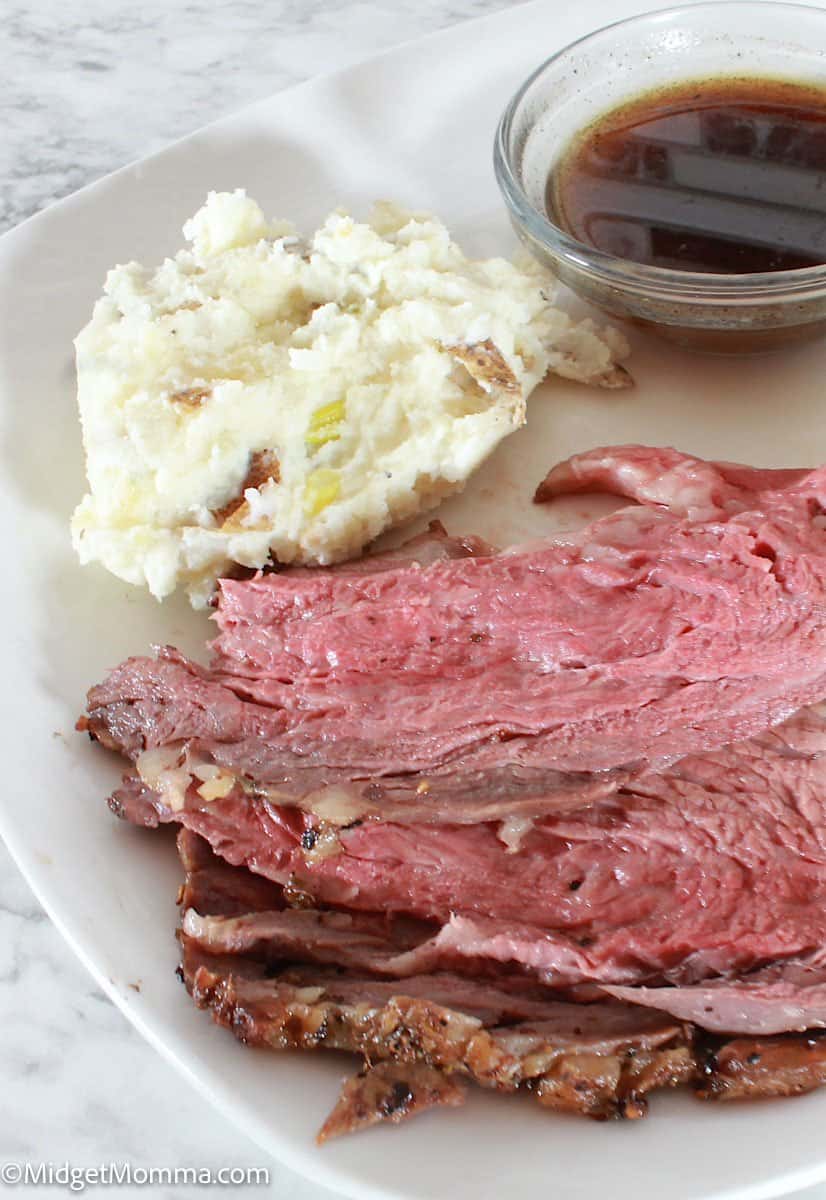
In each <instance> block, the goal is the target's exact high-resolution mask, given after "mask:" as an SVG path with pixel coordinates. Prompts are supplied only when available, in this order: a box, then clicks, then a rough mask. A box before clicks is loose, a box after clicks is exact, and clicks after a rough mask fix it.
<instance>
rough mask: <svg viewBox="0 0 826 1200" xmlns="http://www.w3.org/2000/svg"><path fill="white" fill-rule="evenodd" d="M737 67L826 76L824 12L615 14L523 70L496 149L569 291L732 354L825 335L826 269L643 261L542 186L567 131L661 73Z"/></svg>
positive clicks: (531, 230) (649, 85) (527, 229)
mask: <svg viewBox="0 0 826 1200" xmlns="http://www.w3.org/2000/svg"><path fill="white" fill-rule="evenodd" d="M738 75H740V76H744V77H748V78H754V77H758V76H766V77H769V78H773V79H777V78H783V79H790V80H794V81H796V82H800V83H804V84H810V85H811V84H815V85H821V86H824V87H826V11H824V10H822V9H816V8H811V7H808V6H806V5H802V4H774V3H768V2H767V0H756V2H752V3H746V2H742V0H725V2H723V3H708V4H692V5H688V6H686V7H683V8H671V9H665V10H661V11H659V12H652V13H646V14H644V15H643V16H639V17H632V18H631V19H630V20H626V21H619V22H617V23H616V24H614V25H608V26H606V27H605V28H604V29H600V30H598V31H597V32H596V33H592V34H589V35H588V36H587V37H584V38H581V39H580V40H579V41H577V42H573V43H572V44H571V45H570V46H567V47H566V48H565V49H564V50H561V51H560V52H559V53H558V54H554V55H553V56H552V57H551V58H549V59H548V60H547V61H546V62H544V63H543V64H542V66H540V67H539V68H538V69H537V70H536V71H535V72H534V73H533V75H531V76H530V78H529V79H527V80H526V81H525V83H524V84H523V85H522V87H521V88H520V89H519V90H518V92H517V93H516V95H515V96H514V97H513V99H512V100H511V101H510V103H509V104H508V106H507V108H506V109H505V112H504V114H503V115H502V119H501V121H500V123H499V128H498V129H497V132H496V142H495V147H494V166H495V170H496V178H497V181H498V183H499V187H500V188H501V190H502V194H503V196H504V198H505V202H506V204H507V206H508V210H509V212H510V216H511V220H512V222H513V225H514V228H515V229H516V232H517V234H518V235H519V237H520V238H521V239H522V241H523V242H524V243H525V245H526V246H527V247H528V248H529V250H530V251H531V253H532V254H533V255H534V256H535V257H536V258H537V259H539V260H540V262H542V263H544V264H545V265H547V266H548V267H550V269H551V270H552V271H553V272H554V273H555V274H556V275H557V276H558V277H559V278H560V279H561V280H562V281H563V282H564V283H566V284H567V285H568V286H569V287H570V288H571V289H572V290H573V291H575V292H576V293H577V294H578V295H580V296H582V297H583V298H584V299H586V300H588V301H590V302H591V303H592V304H595V305H597V306H598V307H599V308H601V309H603V310H604V311H606V312H608V313H610V314H612V315H613V316H616V317H621V318H623V319H625V320H629V321H633V322H635V323H637V324H640V325H643V326H646V327H649V328H651V329H652V330H654V331H656V332H657V333H658V334H660V335H661V336H664V337H667V338H669V339H670V340H672V341H675V342H678V343H680V344H682V345H686V346H691V347H694V348H696V349H703V350H711V351H715V352H718V353H734V354H736V353H753V352H755V351H761V350H770V349H774V348H775V347H779V346H782V345H785V344H787V343H790V342H794V341H801V340H805V339H808V338H811V337H815V336H817V335H820V334H822V333H824V332H826V266H816V267H805V268H802V269H799V270H791V271H772V272H766V273H760V274H749V275H722V274H713V273H705V272H704V273H699V272H695V271H678V270H670V269H667V268H664V267H654V266H648V265H643V264H639V263H634V262H631V261H629V260H627V259H622V258H618V257H615V256H614V255H612V254H608V253H605V252H604V251H600V250H596V249H594V248H593V247H591V246H588V245H585V244H584V243H583V242H580V241H577V240H576V238H573V237H571V236H570V235H569V234H568V233H566V232H565V231H564V230H563V229H561V228H560V227H559V226H558V225H556V224H554V222H553V221H552V220H551V219H550V218H549V217H548V214H547V212H546V210H545V189H546V186H547V181H548V176H549V173H550V172H551V171H552V169H553V168H554V165H555V164H557V163H558V162H559V161H560V159H561V157H562V156H563V155H564V153H565V151H566V150H567V149H568V147H569V146H570V144H571V141H572V139H573V138H574V137H575V135H577V134H578V133H581V132H582V131H583V129H585V128H586V127H587V126H588V125H589V124H591V123H592V122H593V121H594V120H595V119H596V118H597V117H599V116H600V115H601V114H602V113H604V112H607V111H609V110H610V109H612V108H615V107H616V106H617V105H619V104H621V103H623V102H624V101H626V100H629V99H631V98H633V97H635V96H637V95H639V94H640V93H642V92H647V91H649V90H652V89H655V88H657V87H662V86H663V85H665V84H673V83H678V82H680V81H682V80H695V79H702V78H704V77H705V78H710V77H714V76H717V77H719V76H729V77H731V76H738ZM824 219H826V218H824Z"/></svg>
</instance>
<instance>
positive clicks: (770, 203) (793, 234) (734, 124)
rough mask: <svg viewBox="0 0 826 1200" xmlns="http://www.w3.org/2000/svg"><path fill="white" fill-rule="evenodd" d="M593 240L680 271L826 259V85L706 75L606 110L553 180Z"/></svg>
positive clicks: (554, 195) (563, 213)
mask: <svg viewBox="0 0 826 1200" xmlns="http://www.w3.org/2000/svg"><path fill="white" fill-rule="evenodd" d="M546 206H547V209H548V213H549V215H550V216H551V218H552V219H553V220H555V221H556V222H557V223H558V224H560V225H561V226H562V227H563V228H564V229H567V230H568V232H569V233H571V234H573V236H574V237H576V238H578V239H579V241H581V242H585V243H586V244H587V245H590V246H594V247H596V248H597V249H599V250H605V251H607V252H608V253H610V254H614V255H617V256H618V257H620V258H625V259H630V260H632V261H633V262H638V263H647V264H650V265H653V266H658V267H668V268H671V269H672V270H682V271H716V272H719V273H723V274H746V273H752V272H755V271H783V270H789V269H794V268H798V267H811V266H817V265H820V264H823V263H826V87H823V88H819V87H815V86H809V85H805V84H799V83H794V82H792V81H786V80H779V79H768V78H762V79H761V78H750V79H749V78H734V77H732V78H718V79H698V80H692V81H689V82H683V83H680V84H677V85H674V86H672V87H669V88H666V89H662V90H658V91H654V92H648V93H646V94H644V95H641V96H638V97H636V98H635V99H633V100H631V101H629V102H628V103H626V104H623V105H621V106H620V107H618V108H615V109H612V110H611V111H610V112H608V113H606V114H604V115H603V116H602V117H600V118H598V119H597V120H596V121H595V122H593V124H591V125H590V126H589V127H588V128H587V129H585V130H584V131H583V132H582V133H581V134H580V135H579V136H578V137H577V138H576V139H575V141H574V142H573V144H572V145H571V146H570V148H569V150H568V151H567V153H566V154H565V156H564V157H563V159H562V160H561V162H560V164H559V165H558V166H557V167H555V168H554V170H553V171H552V172H551V175H550V176H549V179H548V184H547V189H546Z"/></svg>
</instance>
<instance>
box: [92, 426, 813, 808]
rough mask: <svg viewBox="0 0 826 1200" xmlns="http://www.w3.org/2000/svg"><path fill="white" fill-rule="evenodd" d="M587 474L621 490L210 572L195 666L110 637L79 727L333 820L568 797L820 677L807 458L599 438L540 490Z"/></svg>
mask: <svg viewBox="0 0 826 1200" xmlns="http://www.w3.org/2000/svg"><path fill="white" fill-rule="evenodd" d="M595 487H599V488H608V489H609V490H611V491H614V492H619V493H621V494H623V495H627V496H629V497H630V498H632V499H633V500H635V501H637V502H638V503H637V504H636V505H635V506H633V507H626V508H623V509H621V510H619V511H618V512H615V513H613V514H611V515H610V516H607V517H604V518H602V519H600V520H598V521H596V522H593V523H592V524H591V525H589V526H588V527H587V528H585V529H584V530H581V531H578V532H576V533H572V534H570V535H565V536H561V537H555V538H552V539H548V540H545V541H542V542H539V543H534V544H532V545H529V546H523V547H516V548H515V549H513V550H509V551H507V552H505V553H501V554H495V553H491V552H490V551H489V549H488V548H485V547H482V546H479V545H476V544H473V543H472V542H470V541H465V542H463V543H460V544H459V547H460V552H461V556H460V557H453V556H452V555H453V551H452V550H451V551H450V552H449V553H445V552H443V551H440V552H439V553H438V554H437V556H436V557H435V559H434V558H433V556H432V555H431V554H426V553H425V551H424V547H423V546H422V545H420V546H419V547H418V548H417V549H414V550H413V551H412V554H413V557H412V558H411V552H410V551H407V552H406V554H403V555H402V557H401V558H399V559H397V560H392V559H391V560H388V559H387V558H385V559H383V560H382V561H381V564H380V567H379V569H376V568H375V567H374V566H371V565H370V564H369V562H368V564H367V566H366V567H365V566H362V567H355V566H352V565H351V566H349V567H348V568H346V569H341V568H337V569H331V570H323V569H317V570H312V571H310V570H299V571H291V570H286V571H283V572H279V573H274V574H269V575H266V576H263V577H260V578H255V579H251V580H246V581H233V580H226V581H224V583H223V584H222V586H221V592H220V599H219V605H218V611H217V614H216V621H217V624H218V628H219V636H218V638H217V639H216V641H215V642H214V644H213V647H212V661H211V664H210V666H209V667H208V668H205V667H199V666H197V665H196V664H193V663H191V662H188V661H187V660H185V659H184V658H183V657H181V656H180V655H177V654H175V653H174V652H171V651H170V652H165V653H162V654H161V655H160V656H159V657H158V658H156V659H151V658H138V659H130V660H129V661H128V662H127V663H124V664H123V665H122V666H120V667H118V668H116V669H115V670H114V671H113V672H112V673H111V674H110V675H109V677H108V678H107V679H106V681H105V682H104V683H102V684H100V685H99V686H98V687H96V688H93V689H92V691H91V692H90V694H89V706H88V717H87V718H86V722H85V724H86V727H87V728H88V729H89V731H90V732H91V733H92V734H93V735H94V736H96V737H98V738H99V739H100V740H101V741H102V742H104V743H105V744H107V745H109V746H112V747H114V748H116V749H118V750H120V751H121V752H122V753H124V754H125V755H127V756H128V757H130V758H132V759H134V760H135V761H136V762H137V765H138V769H139V771H140V772H141V773H142V774H143V775H144V779H145V781H146V780H152V779H155V778H156V777H157V774H158V771H157V766H158V764H157V759H156V757H154V756H153V754H152V752H153V751H155V750H157V749H159V748H161V749H169V750H170V751H177V750H182V749H184V748H185V750H186V753H187V755H188V756H189V757H190V758H191V759H192V760H193V761H194V762H195V763H196V764H197V763H200V764H202V766H203V768H204V769H208V768H212V769H213V770H220V771H221V772H223V773H224V776H222V778H223V777H232V778H236V779H238V780H240V781H241V783H239V786H241V785H242V784H243V785H244V786H249V781H250V780H253V781H254V783H255V786H256V788H257V789H258V790H259V791H263V792H264V793H265V794H266V796H267V798H268V799H269V800H270V802H271V803H273V804H278V805H281V806H284V805H296V806H298V807H300V808H302V809H304V810H305V811H308V812H312V813H314V814H316V815H317V816H318V817H319V818H323V819H327V820H330V821H335V822H337V823H339V824H346V823H348V822H349V821H351V820H353V819H356V818H359V819H366V818H383V819H385V820H395V821H400V820H404V822H405V823H406V824H410V823H412V822H415V821H426V822H437V821H441V822H445V823H452V824H453V823H457V822H476V821H479V820H485V819H493V818H496V817H500V816H505V815H508V814H511V815H515V814H522V815H538V814H541V813H545V812H549V811H559V810H560V809H567V810H570V809H572V808H575V807H580V806H581V805H582V804H583V803H585V802H588V801H589V800H595V799H599V798H600V797H601V796H605V795H606V794H608V793H610V792H611V791H613V790H616V789H617V788H618V787H620V786H622V785H623V784H627V783H629V782H630V781H631V780H632V779H633V778H634V777H635V776H636V775H637V774H639V773H640V772H641V771H642V770H644V769H649V770H650V769H662V768H663V767H665V766H667V765H669V764H670V763H672V762H674V761H676V760H678V759H680V758H682V757H685V756H686V755H688V754H696V753H700V752H703V751H706V750H710V749H716V748H719V747H720V746H722V745H725V744H727V743H729V742H732V741H736V740H742V739H744V738H747V737H750V736H753V735H755V734H757V733H761V732H762V731H764V730H765V729H766V728H767V727H768V726H772V725H776V724H778V723H780V722H782V721H784V720H786V719H787V718H788V717H789V716H790V715H791V714H792V713H793V712H794V711H795V710H796V709H798V708H799V707H801V706H802V705H804V704H808V703H812V702H814V701H817V700H820V699H822V698H823V696H824V694H826V528H824V524H826V518H824V506H825V505H826V468H818V469H813V470H799V471H779V472H776V471H763V470H754V469H751V468H747V467H740V466H732V465H730V464H714V463H708V462H704V461H702V460H700V459H696V458H692V457H690V456H688V455H683V454H679V453H677V452H676V451H660V450H654V449H650V448H643V447H633V446H632V447H618V448H612V449H607V450H601V451H594V452H593V453H592V454H590V455H584V456H579V457H578V458H576V459H573V460H570V462H569V463H568V464H563V465H562V466H560V467H557V468H555V469H554V471H552V472H551V473H550V475H549V476H548V478H547V479H546V481H545V483H544V484H543V485H542V486H541V487H540V489H539V492H538V497H539V499H546V498H548V497H549V496H551V495H555V494H558V493H559V492H560V491H566V490H572V489H582V488H591V489H593V488H595ZM432 540H433V539H431V541H432ZM792 664H793V669H790V667H791V665H792ZM147 751H149V752H150V757H149V758H148V759H145V758H144V755H145V753H146V752H147ZM244 781H246V782H244ZM167 783H169V787H170V789H173V790H174V787H175V786H176V785H175V783H174V780H171V778H170V779H167ZM150 786H152V784H151V782H150ZM170 795H172V790H171V791H170Z"/></svg>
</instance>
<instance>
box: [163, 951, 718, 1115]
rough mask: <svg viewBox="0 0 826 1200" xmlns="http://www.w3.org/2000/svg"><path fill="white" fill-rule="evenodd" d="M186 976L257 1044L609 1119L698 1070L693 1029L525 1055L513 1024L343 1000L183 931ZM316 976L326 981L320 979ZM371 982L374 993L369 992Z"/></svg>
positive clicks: (206, 1004)
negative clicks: (422, 1071)
mask: <svg viewBox="0 0 826 1200" xmlns="http://www.w3.org/2000/svg"><path fill="white" fill-rule="evenodd" d="M181 942H182V945H183V963H182V969H183V977H184V980H185V982H186V984H187V988H188V989H189V991H190V993H191V995H192V997H193V999H194V1000H195V1003H196V1004H198V1006H199V1007H201V1008H206V1009H209V1010H210V1011H211V1013H212V1015H213V1018H214V1019H215V1020H216V1021H217V1022H218V1024H220V1025H224V1026H225V1027H226V1028H228V1029H230V1030H231V1031H232V1032H233V1033H234V1034H235V1036H236V1037H237V1038H238V1039H239V1040H240V1041H242V1042H244V1043H245V1044H248V1045H256V1046H265V1047H268V1048H270V1049H274V1050H287V1049H300V1050H315V1049H318V1048H321V1047H324V1048H326V1049H333V1050H346V1051H350V1052H354V1053H357V1054H361V1055H362V1056H363V1057H364V1058H365V1059H366V1061H368V1062H377V1061H379V1062H380V1061H386V1060H392V1061H393V1062H396V1063H403V1064H415V1063H423V1064H425V1065H427V1066H428V1067H431V1068H435V1069H437V1070H439V1071H443V1072H448V1073H453V1072H458V1073H459V1074H461V1075H464V1076H467V1077H469V1078H470V1079H472V1080H473V1081H474V1082H475V1083H477V1084H479V1085H480V1086H482V1087H486V1088H493V1089H496V1090H498V1091H503V1092H514V1091H517V1090H518V1089H520V1088H523V1087H524V1088H525V1089H526V1090H529V1091H532V1092H533V1093H534V1094H535V1095H536V1097H537V1099H538V1100H539V1102H540V1103H541V1104H542V1105H543V1106H544V1107H546V1108H553V1109H556V1110H558V1111H564V1112H572V1113H582V1114H584V1115H586V1116H591V1117H596V1118H598V1119H600V1120H605V1119H606V1118H609V1117H638V1116H642V1115H643V1114H644V1112H645V1099H644V1097H645V1095H646V1093H647V1092H648V1091H650V1090H651V1089H652V1088H661V1087H673V1086H676V1085H677V1084H679V1083H683V1082H685V1081H686V1080H688V1079H689V1078H691V1077H692V1076H693V1074H694V1069H695V1068H694V1057H693V1053H692V1049H691V1037H690V1034H689V1033H688V1032H687V1031H685V1030H684V1029H683V1028H682V1027H676V1029H675V1035H674V1038H673V1039H672V1041H671V1042H670V1043H669V1044H667V1045H665V1046H662V1047H655V1048H652V1049H650V1050H647V1051H642V1052H641V1053H640V1054H639V1055H638V1054H637V1052H636V1051H635V1048H634V1047H633V1046H628V1047H627V1048H625V1049H622V1050H620V1051H618V1052H617V1053H612V1054H598V1053H595V1052H594V1051H593V1050H592V1049H590V1047H589V1048H587V1049H585V1050H583V1051H582V1052H580V1051H578V1050H577V1049H576V1047H573V1048H572V1047H570V1046H566V1045H554V1042H553V1039H552V1037H548V1038H546V1039H545V1040H544V1041H541V1042H539V1043H538V1044H537V1043H534V1044H532V1045H531V1046H529V1047H527V1048H526V1050H525V1051H524V1052H522V1053H512V1052H511V1051H510V1049H509V1038H510V1035H511V1033H512V1029H511V1027H506V1028H503V1029H497V1028H493V1029H485V1028H484V1027H483V1025H482V1023H481V1021H479V1020H477V1019H476V1018H474V1017H470V1016H467V1015H466V1014H465V1013H461V1012H458V1011H456V1010H454V1009H450V1008H447V1007H445V1006H443V1005H439V1004H435V1003H433V1002H432V1001H428V1000H422V999H420V998H417V997H411V996H405V995H404V994H403V987H404V983H403V981H400V983H399V989H400V991H399V994H398V995H394V996H392V997H391V998H390V999H388V1000H385V1001H383V1002H381V1003H371V1002H370V1000H369V999H365V1000H364V1001H362V1002H361V1003H352V1002H349V1003H348V1002H343V1001H339V1000H337V999H336V998H335V994H334V993H335V987H334V984H333V985H332V986H331V985H330V984H329V983H328V979H327V977H326V976H325V975H324V973H323V972H319V970H318V969H317V968H315V969H314V971H308V970H304V971H301V972H296V971H295V970H293V971H287V972H285V973H284V974H283V975H282V976H279V977H276V978H275V979H266V978H265V968H263V967H261V966H256V965H253V964H250V963H249V962H247V961H246V960H241V961H240V962H236V961H235V960H232V959H226V958H224V959H215V960H214V962H213V961H212V960H210V958H209V956H206V955H204V954H203V953H202V952H200V951H199V950H198V948H197V947H196V946H195V944H194V943H193V942H192V941H191V939H189V938H187V937H186V936H181ZM314 979H320V982H319V983H317V984H316V983H314V982H313V981H314ZM369 987H370V983H369V981H367V980H366V981H365V985H364V991H365V995H367V996H369Z"/></svg>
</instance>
